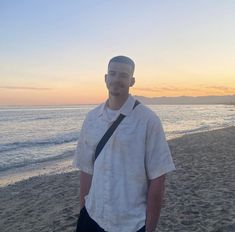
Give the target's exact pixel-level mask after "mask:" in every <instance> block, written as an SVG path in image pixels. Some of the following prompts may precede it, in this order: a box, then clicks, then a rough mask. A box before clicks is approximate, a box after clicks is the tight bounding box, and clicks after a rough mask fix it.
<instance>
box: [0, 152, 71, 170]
mask: <svg viewBox="0 0 235 232" xmlns="http://www.w3.org/2000/svg"><path fill="white" fill-rule="evenodd" d="M73 155H74V150H67V151H65V152H63V153H62V154H60V155H57V156H49V157H45V158H41V159H34V160H32V159H24V160H22V161H21V162H15V163H10V164H9V163H8V164H1V165H0V172H1V171H7V170H9V169H14V168H23V167H26V166H29V165H36V164H40V163H46V162H50V161H55V160H61V159H65V158H69V157H72V156H73Z"/></svg>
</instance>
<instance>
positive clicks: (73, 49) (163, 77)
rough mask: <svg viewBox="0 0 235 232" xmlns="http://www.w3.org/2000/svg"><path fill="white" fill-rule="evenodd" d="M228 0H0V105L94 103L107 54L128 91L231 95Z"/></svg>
mask: <svg viewBox="0 0 235 232" xmlns="http://www.w3.org/2000/svg"><path fill="white" fill-rule="evenodd" d="M234 12H235V1H234V0H196V1H194V0H149V1H148V0H147V1H144V0H125V1H124V0H123V1H120V0H119V1H117V0H63V1H62V0H49V1H48V0H21V1H19V0H10V1H9V0H1V1H0V105H47V104H50V105H51V104H87V103H100V102H102V101H103V100H105V99H106V96H107V91H106V88H105V84H104V74H105V73H106V71H107V63H108V61H109V59H110V58H111V57H113V56H116V55H127V56H129V57H131V58H133V60H134V61H135V63H136V71H135V78H136V84H135V86H134V87H133V88H132V89H131V93H132V94H133V95H141V96H148V97H157V96H183V95H184V96H205V95H233V94H235V29H234V28H235V13H234Z"/></svg>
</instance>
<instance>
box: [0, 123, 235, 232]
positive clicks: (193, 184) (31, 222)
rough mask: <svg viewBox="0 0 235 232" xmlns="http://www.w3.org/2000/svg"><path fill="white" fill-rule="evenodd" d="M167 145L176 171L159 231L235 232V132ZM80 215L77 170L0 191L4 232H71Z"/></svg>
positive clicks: (170, 179) (188, 138) (170, 177)
mask: <svg viewBox="0 0 235 232" xmlns="http://www.w3.org/2000/svg"><path fill="white" fill-rule="evenodd" d="M169 144H170V148H171V151H172V156H173V159H174V162H175V165H176V168H177V170H176V171H174V172H172V173H170V174H168V176H167V179H166V195H165V200H164V205H163V208H162V213H161V218H160V222H159V225H158V228H157V231H158V232H166V231H167V232H176V231H177V232H179V231H180V232H191V231H195V232H204V231H205V232H212V231H213V232H232V231H235V171H234V170H235V127H230V128H226V129H221V130H215V131H211V132H203V133H198V134H192V135H186V136H183V137H181V138H177V139H174V140H170V141H169ZM78 213H79V177H78V171H73V172H69V173H63V174H57V175H49V176H48V175H43V176H37V177H32V178H30V179H28V180H24V181H20V182H17V183H15V184H13V185H9V186H6V187H2V188H0V231H1V232H10V231H23V232H29V231H30V232H34V231H35V232H38V231H40V232H48V231H56V232H57V231H58V232H62V231H66V232H67V231H68V232H70V231H71V232H72V231H74V230H75V227H76V221H77V217H78Z"/></svg>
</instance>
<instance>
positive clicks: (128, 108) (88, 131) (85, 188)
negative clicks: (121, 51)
mask: <svg viewBox="0 0 235 232" xmlns="http://www.w3.org/2000/svg"><path fill="white" fill-rule="evenodd" d="M134 68H135V64H134V62H133V61H132V60H131V59H130V58H128V57H125V56H117V57H114V58H112V59H111V60H110V62H109V64H108V73H107V74H106V75H105V83H106V86H107V89H108V92H109V96H108V100H107V101H106V102H105V103H103V104H101V105H99V106H98V107H96V108H95V109H93V110H91V111H90V112H89V113H88V115H87V117H86V119H85V121H84V123H83V126H82V129H81V133H80V136H79V141H78V145H77V149H76V153H75V158H74V162H73V163H74V165H75V166H76V167H78V168H79V169H80V208H81V211H80V217H79V220H78V225H77V231H78V232H85V231H86V232H96V231H108V232H136V231H138V232H142V231H143V232H144V231H147V232H153V231H154V230H155V228H156V226H157V222H158V219H159V216H160V209H161V203H162V198H163V194H164V180H165V174H166V173H167V172H169V171H172V170H174V169H175V167H174V164H173V161H172V157H171V154H170V150H169V147H168V144H167V142H166V139H165V135H164V132H163V128H162V125H161V122H160V120H159V118H158V116H157V115H156V114H155V113H154V112H153V111H151V110H150V109H149V108H147V107H146V106H144V105H143V104H139V105H137V106H135V103H136V101H135V99H134V98H133V97H132V96H131V95H130V94H129V88H130V87H132V86H133V85H134V83H135V78H134V77H133V74H134ZM134 106H135V107H134ZM120 114H123V115H125V118H124V119H123V120H122V121H121V123H120V124H119V125H118V127H117V128H116V130H115V131H114V132H113V134H112V136H111V137H110V138H109V140H108V141H107V143H106V144H105V145H104V147H103V149H102V150H101V152H100V154H99V156H98V158H97V159H96V160H95V151H96V147H97V144H98V143H99V141H100V140H101V138H102V137H103V135H104V134H105V132H106V131H107V130H108V128H109V127H110V126H111V125H112V123H113V122H114V121H115V120H116V119H117V117H118V116H119V115H120Z"/></svg>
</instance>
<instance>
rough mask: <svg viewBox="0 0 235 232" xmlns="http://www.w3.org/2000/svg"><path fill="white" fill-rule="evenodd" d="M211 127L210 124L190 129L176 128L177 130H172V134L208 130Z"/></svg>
mask: <svg viewBox="0 0 235 232" xmlns="http://www.w3.org/2000/svg"><path fill="white" fill-rule="evenodd" d="M210 128H211V127H210V126H208V125H205V126H201V127H197V128H194V129H190V130H176V131H172V132H171V133H172V134H187V133H195V132H200V131H207V130H209V129H210Z"/></svg>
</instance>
